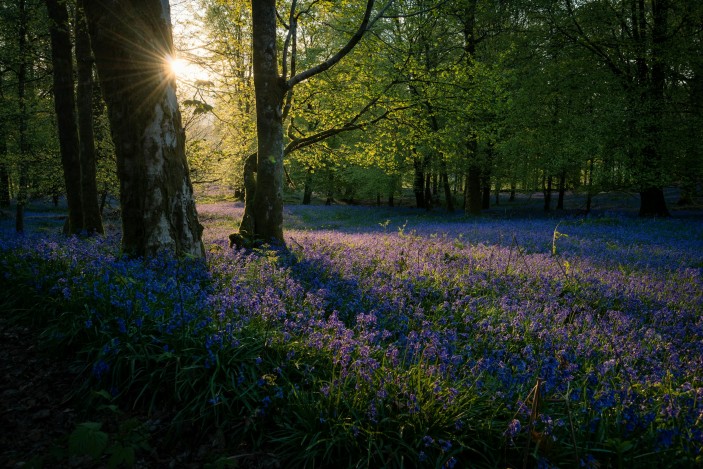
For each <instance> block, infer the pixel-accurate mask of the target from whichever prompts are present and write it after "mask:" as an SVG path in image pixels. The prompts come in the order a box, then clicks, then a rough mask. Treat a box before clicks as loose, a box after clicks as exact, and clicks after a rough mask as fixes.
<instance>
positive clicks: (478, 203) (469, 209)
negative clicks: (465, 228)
mask: <svg viewBox="0 0 703 469" xmlns="http://www.w3.org/2000/svg"><path fill="white" fill-rule="evenodd" d="M466 146H467V148H466V153H467V155H466V158H467V160H468V161H469V169H468V173H467V174H466V189H465V211H466V214H467V215H480V214H481V207H482V205H483V201H482V194H481V166H480V165H479V164H478V162H477V161H476V159H477V157H478V155H477V154H476V153H477V151H478V143H477V142H476V138H475V137H473V136H472V137H469V141H468V142H467V145H466Z"/></svg>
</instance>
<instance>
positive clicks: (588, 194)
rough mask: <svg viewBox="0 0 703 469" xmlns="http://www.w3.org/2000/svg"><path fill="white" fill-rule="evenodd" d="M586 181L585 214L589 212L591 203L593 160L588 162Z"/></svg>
mask: <svg viewBox="0 0 703 469" xmlns="http://www.w3.org/2000/svg"><path fill="white" fill-rule="evenodd" d="M586 174H587V175H588V180H587V182H586V188H587V189H586V214H589V213H590V212H591V202H592V201H593V159H592V158H591V159H590V160H589V161H588V169H587V171H586Z"/></svg>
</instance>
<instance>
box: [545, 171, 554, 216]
mask: <svg viewBox="0 0 703 469" xmlns="http://www.w3.org/2000/svg"><path fill="white" fill-rule="evenodd" d="M543 184H544V185H543V191H544V211H545V212H549V211H551V210H552V176H547V177H546V178H545V180H544V183H543Z"/></svg>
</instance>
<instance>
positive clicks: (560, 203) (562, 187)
mask: <svg viewBox="0 0 703 469" xmlns="http://www.w3.org/2000/svg"><path fill="white" fill-rule="evenodd" d="M565 192H566V171H562V172H561V174H559V198H558V199H557V210H564V193H565Z"/></svg>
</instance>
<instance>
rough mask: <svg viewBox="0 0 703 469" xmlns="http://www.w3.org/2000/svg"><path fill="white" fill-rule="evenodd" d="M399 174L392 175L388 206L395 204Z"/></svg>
mask: <svg viewBox="0 0 703 469" xmlns="http://www.w3.org/2000/svg"><path fill="white" fill-rule="evenodd" d="M397 184H398V183H397V176H391V178H390V187H389V188H388V206H389V207H393V206H395V189H396V186H397Z"/></svg>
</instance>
